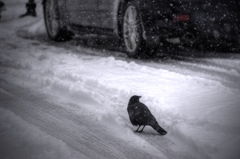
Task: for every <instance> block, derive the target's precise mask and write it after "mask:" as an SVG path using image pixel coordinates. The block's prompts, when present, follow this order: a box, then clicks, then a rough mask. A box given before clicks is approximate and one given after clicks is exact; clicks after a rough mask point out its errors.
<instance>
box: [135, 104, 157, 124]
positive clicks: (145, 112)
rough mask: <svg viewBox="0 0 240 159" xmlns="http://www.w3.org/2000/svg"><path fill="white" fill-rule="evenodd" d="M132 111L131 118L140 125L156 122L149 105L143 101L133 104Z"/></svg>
mask: <svg viewBox="0 0 240 159" xmlns="http://www.w3.org/2000/svg"><path fill="white" fill-rule="evenodd" d="M130 113H131V114H132V115H131V116H132V119H131V117H130V120H132V121H133V122H135V123H137V124H139V125H152V124H154V123H155V122H156V119H155V117H154V116H153V115H152V113H151V112H150V110H149V109H148V107H147V106H146V105H144V104H143V103H141V102H139V103H135V104H132V105H131V112H130ZM132 121H131V122H132Z"/></svg>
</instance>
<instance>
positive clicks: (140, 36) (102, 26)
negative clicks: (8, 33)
mask: <svg viewBox="0 0 240 159" xmlns="http://www.w3.org/2000/svg"><path fill="white" fill-rule="evenodd" d="M220 2H221V3H220ZM223 2H224V0H208V1H206V0H43V12H44V19H45V25H46V30H47V34H48V37H49V39H51V40H53V41H66V40H70V39H71V38H72V37H73V36H74V35H75V34H79V35H82V34H96V35H107V36H111V37H114V38H116V39H118V40H119V45H122V46H123V48H124V51H125V52H126V53H127V55H128V56H129V57H149V56H153V55H154V54H155V53H156V51H155V50H156V49H157V48H158V47H162V46H161V45H160V43H161V42H162V41H171V39H174V38H179V39H180V40H179V41H180V42H181V43H184V44H191V45H193V44H195V43H200V42H201V41H202V42H205V41H206V40H205V39H204V38H207V39H210V37H211V38H212V37H213V38H215V39H216V38H222V37H220V36H219V35H218V33H219V34H220V33H221V31H224V33H226V34H225V35H230V34H231V37H230V36H228V37H227V38H228V39H231V40H233V39H234V40H235V39H236V37H237V36H238V35H239V30H238V28H239V19H236V18H239V7H238V4H239V3H238V2H237V1H234V0H229V1H227V2H224V3H223ZM228 3H231V7H228ZM226 5H227V6H226ZM228 13H231V16H232V18H225V14H226V16H228V15H230V14H228ZM219 22H221V24H220V23H219ZM222 23H224V24H223V26H222ZM233 23H234V24H233ZM221 27H222V28H221ZM219 28H220V30H219ZM229 29H230V31H228V30H229ZM234 31H235V32H234ZM232 32H234V33H232ZM210 34H211V36H210ZM232 34H234V35H233V36H232ZM169 39H170V40H169ZM199 41H200V42H199Z"/></svg>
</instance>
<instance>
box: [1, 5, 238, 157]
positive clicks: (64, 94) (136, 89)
mask: <svg viewBox="0 0 240 159" xmlns="http://www.w3.org/2000/svg"><path fill="white" fill-rule="evenodd" d="M24 2H25V0H21V1H16V0H15V1H13V0H12V1H8V2H6V3H7V4H8V5H7V11H6V12H3V15H2V17H3V19H2V20H1V21H0V39H1V41H2V42H1V44H0V48H1V54H0V80H6V81H8V82H9V83H12V84H13V85H18V86H21V87H24V88H28V89H30V90H32V91H36V92H40V93H42V94H48V95H49V96H50V97H51V96H52V98H53V99H55V98H59V101H55V102H56V103H57V102H60V103H61V102H62V103H69V102H72V103H76V107H72V106H67V105H66V107H65V108H64V109H66V110H68V111H71V112H72V113H73V114H77V115H78V116H82V115H83V114H88V115H89V116H90V117H89V118H87V119H88V120H89V122H90V121H91V122H93V121H95V122H97V123H98V124H99V127H100V128H99V137H104V136H103V132H104V131H103V130H102V129H103V128H106V129H109V131H110V132H112V133H113V134H115V136H114V135H113V136H114V137H116V138H118V139H120V140H121V141H124V142H125V141H126V142H127V143H129V145H124V146H125V147H130V145H131V146H134V147H136V149H138V150H141V151H142V152H145V153H149V154H157V155H155V157H156V158H174V157H175V158H177V157H178V156H177V155H174V154H173V155H172V156H173V157H172V156H171V155H170V154H169V153H168V152H169V151H170V152H171V153H174V152H176V153H180V154H186V156H191V158H196V159H203V158H204V159H226V158H228V159H239V157H240V152H239V147H240V126H239V123H240V115H239V114H240V83H239V79H240V67H239V66H240V55H238V54H233V55H229V56H231V58H214V57H211V58H202V59H200V58H199V59H196V60H200V61H201V63H192V62H177V61H173V62H170V63H164V64H162V63H160V64H158V63H157V64H152V63H151V62H149V63H147V62H141V61H137V60H136V61H128V60H125V59H123V58H118V57H113V56H98V55H99V54H101V53H103V52H101V51H99V52H98V53H96V54H95V55H88V53H89V52H95V50H93V49H88V48H87V49H86V48H84V47H81V46H78V47H76V46H73V45H71V42H66V43H62V44H51V43H50V44H49V43H47V42H44V41H43V39H45V38H46V33H45V28H44V22H43V19H42V11H41V7H40V6H41V5H40V1H37V2H38V3H37V5H38V17H37V18H32V17H25V18H22V19H18V15H20V14H21V13H22V12H24V9H22V8H21V7H20V6H22V5H24ZM13 10H14V12H13ZM30 39H31V40H30ZM69 45H70V46H69ZM163 65H164V66H163ZM178 66H180V67H179V68H175V67H178ZM0 94H1V96H2V98H3V97H4V96H10V97H11V96H14V95H12V94H11V93H10V92H8V91H6V90H5V89H3V88H1V87H0ZM134 94H137V95H141V96H142V98H141V101H142V102H143V103H145V104H146V105H147V106H148V107H149V109H150V110H151V111H152V113H153V114H154V116H155V117H156V119H157V120H158V121H159V124H160V125H161V126H162V127H163V128H165V129H166V130H167V131H168V134H167V135H166V136H163V137H161V136H158V135H157V134H156V133H155V131H154V130H153V129H151V128H150V127H147V128H146V130H145V133H144V134H146V135H138V134H135V133H133V132H132V131H133V130H134V129H135V128H134V127H133V126H132V125H131V124H130V121H129V118H128V114H127V111H126V108H127V103H128V100H129V98H130V97H131V96H132V95H134ZM13 98H14V97H13ZM78 103H84V104H85V106H82V105H81V104H79V105H78ZM1 107H3V108H1ZM5 107H6V105H4V102H3V101H1V102H0V123H1V126H0V136H1V140H0V152H1V154H0V157H1V158H25V159H27V158H87V156H86V155H84V154H83V153H82V152H79V151H77V150H76V148H75V149H72V148H71V146H69V143H65V142H64V141H61V140H60V139H58V137H56V136H53V135H51V134H49V133H48V132H45V131H44V130H42V129H40V128H38V127H37V126H34V125H33V124H32V123H31V122H30V123H29V122H27V121H25V120H26V119H25V120H24V119H22V118H21V117H20V115H17V114H14V113H13V112H11V109H10V108H9V109H10V110H7V109H6V108H5ZM89 126H90V125H89ZM101 130H102V134H101ZM89 134H91V132H89ZM148 134H151V135H150V136H148ZM70 137H71V136H70ZM109 141H110V139H109ZM161 142H163V143H161ZM164 144H166V146H165V145H164ZM169 145H170V146H169ZM124 146H123V147H124ZM169 149H170V150H169ZM13 152H14V153H13ZM134 152H135V151H134ZM118 153H120V152H118ZM116 154H117V152H116ZM19 155H20V156H21V157H19ZM134 155H135V154H132V157H133V158H134ZM179 158H183V157H182V156H179Z"/></svg>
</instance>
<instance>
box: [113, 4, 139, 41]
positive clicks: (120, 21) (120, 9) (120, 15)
mask: <svg viewBox="0 0 240 159" xmlns="http://www.w3.org/2000/svg"><path fill="white" fill-rule="evenodd" d="M131 1H137V2H138V3H137V4H138V10H139V11H140V14H139V16H140V20H141V25H142V28H143V30H144V24H143V21H142V14H141V8H140V7H139V6H140V5H141V4H140V3H141V1H140V0H121V1H120V4H119V7H118V24H117V25H118V36H119V37H120V38H122V24H123V16H124V9H125V6H126V5H127V3H128V2H131Z"/></svg>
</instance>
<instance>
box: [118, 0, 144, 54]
mask: <svg viewBox="0 0 240 159" xmlns="http://www.w3.org/2000/svg"><path fill="white" fill-rule="evenodd" d="M123 13H124V14H123V23H122V40H123V45H124V49H125V51H126V52H127V54H128V56H129V57H134V58H141V57H142V56H144V52H145V51H146V50H145V49H146V44H145V41H144V39H143V37H142V34H143V28H142V25H141V19H140V15H139V9H138V6H137V4H136V2H135V1H130V2H128V3H127V4H126V6H125V9H124V12H123Z"/></svg>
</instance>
